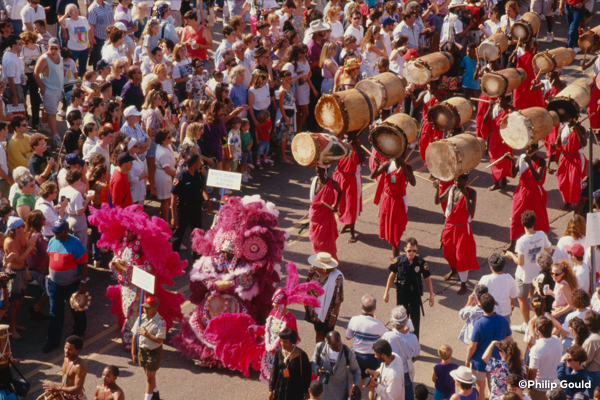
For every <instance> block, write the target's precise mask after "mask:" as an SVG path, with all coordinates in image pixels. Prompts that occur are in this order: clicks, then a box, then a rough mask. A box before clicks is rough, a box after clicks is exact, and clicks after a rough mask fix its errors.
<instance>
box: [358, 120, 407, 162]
mask: <svg viewBox="0 0 600 400" xmlns="http://www.w3.org/2000/svg"><path fill="white" fill-rule="evenodd" d="M418 132H419V124H418V123H417V121H416V120H415V119H414V118H412V117H410V116H408V115H407V114H404V113H397V114H394V115H392V116H390V117H389V118H387V119H386V120H385V121H383V123H381V124H379V125H377V126H376V127H375V128H373V130H371V134H370V135H369V142H371V145H373V147H375V149H376V150H377V151H378V152H379V154H381V155H383V156H385V157H387V158H390V159H391V158H397V157H400V156H401V155H402V154H404V152H405V151H406V148H407V147H408V146H409V145H410V144H411V143H412V142H414V141H415V140H416V139H417V134H418Z"/></svg>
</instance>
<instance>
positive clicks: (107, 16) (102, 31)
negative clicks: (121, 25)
mask: <svg viewBox="0 0 600 400" xmlns="http://www.w3.org/2000/svg"><path fill="white" fill-rule="evenodd" d="M88 22H89V23H90V25H93V26H94V36H95V37H97V38H98V39H102V40H107V39H108V35H107V34H106V28H108V27H109V26H110V25H112V24H113V9H112V2H111V3H108V2H103V3H102V5H100V4H98V2H97V1H94V3H92V5H91V6H90V8H89V9H88Z"/></svg>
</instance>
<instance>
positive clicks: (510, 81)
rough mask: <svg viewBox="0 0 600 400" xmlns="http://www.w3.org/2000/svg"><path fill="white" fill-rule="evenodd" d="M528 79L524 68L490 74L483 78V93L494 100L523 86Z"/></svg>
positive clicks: (507, 69) (508, 69)
mask: <svg viewBox="0 0 600 400" xmlns="http://www.w3.org/2000/svg"><path fill="white" fill-rule="evenodd" d="M526 77H527V72H525V70H524V69H522V68H506V69H503V70H500V71H495V72H488V73H487V74H485V75H483V76H482V77H481V91H482V92H483V93H485V94H486V95H488V96H489V97H493V98H496V97H501V96H505V95H506V94H507V93H510V92H512V91H513V90H515V89H516V88H518V87H519V86H521V84H522V83H523V82H524V81H525V78H526Z"/></svg>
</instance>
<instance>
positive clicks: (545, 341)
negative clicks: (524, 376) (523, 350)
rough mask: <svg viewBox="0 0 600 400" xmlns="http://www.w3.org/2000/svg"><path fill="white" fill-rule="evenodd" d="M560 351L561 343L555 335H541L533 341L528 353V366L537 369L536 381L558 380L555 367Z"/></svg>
mask: <svg viewBox="0 0 600 400" xmlns="http://www.w3.org/2000/svg"><path fill="white" fill-rule="evenodd" d="M562 353H563V346H562V343H561V342H560V339H558V338H557V337H555V336H550V337H549V338H544V337H542V338H539V339H538V340H537V341H536V342H535V344H534V345H533V347H532V348H531V351H530V353H529V368H532V369H537V375H536V377H535V381H536V382H538V383H541V382H543V381H548V382H558V374H557V371H556V369H557V367H558V364H559V363H560V358H561V356H562ZM548 387H549V386H548Z"/></svg>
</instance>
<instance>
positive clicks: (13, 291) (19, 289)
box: [8, 268, 27, 300]
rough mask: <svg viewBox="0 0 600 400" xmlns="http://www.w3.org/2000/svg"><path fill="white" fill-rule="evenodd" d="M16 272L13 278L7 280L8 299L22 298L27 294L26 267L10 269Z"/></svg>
mask: <svg viewBox="0 0 600 400" xmlns="http://www.w3.org/2000/svg"><path fill="white" fill-rule="evenodd" d="M10 272H14V273H15V274H17V276H15V278H14V279H11V280H9V281H8V292H9V293H10V295H9V296H8V299H9V300H23V299H24V298H25V295H26V294H27V268H23V269H18V270H16V271H13V270H11V271H10Z"/></svg>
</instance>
